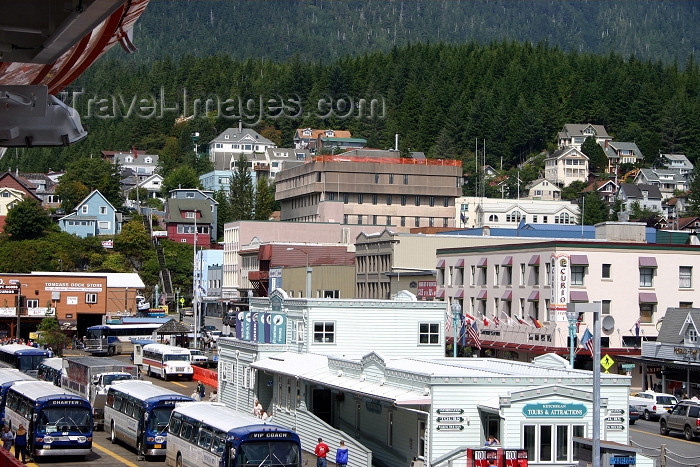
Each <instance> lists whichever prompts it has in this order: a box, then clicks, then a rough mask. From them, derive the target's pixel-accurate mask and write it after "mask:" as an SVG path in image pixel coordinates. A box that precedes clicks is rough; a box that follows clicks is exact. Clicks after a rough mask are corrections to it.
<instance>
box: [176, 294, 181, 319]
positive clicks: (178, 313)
mask: <svg viewBox="0 0 700 467" xmlns="http://www.w3.org/2000/svg"><path fill="white" fill-rule="evenodd" d="M175 308H176V310H177V315H178V316H179V317H180V322H182V314H181V313H180V287H178V288H177V289H175Z"/></svg>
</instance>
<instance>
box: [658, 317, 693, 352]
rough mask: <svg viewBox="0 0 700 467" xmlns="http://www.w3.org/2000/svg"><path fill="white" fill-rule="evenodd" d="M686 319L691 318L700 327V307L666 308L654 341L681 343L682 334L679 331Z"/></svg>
mask: <svg viewBox="0 0 700 467" xmlns="http://www.w3.org/2000/svg"><path fill="white" fill-rule="evenodd" d="M686 319H691V320H692V322H693V323H695V326H696V327H698V328H700V308H667V309H666V314H665V315H664V319H663V325H662V326H661V329H660V330H659V337H658V338H657V339H656V341H657V342H663V343H666V344H682V343H683V334H681V331H682V329H683V324H684V323H685V321H686ZM691 325H692V324H691ZM698 331H700V329H698Z"/></svg>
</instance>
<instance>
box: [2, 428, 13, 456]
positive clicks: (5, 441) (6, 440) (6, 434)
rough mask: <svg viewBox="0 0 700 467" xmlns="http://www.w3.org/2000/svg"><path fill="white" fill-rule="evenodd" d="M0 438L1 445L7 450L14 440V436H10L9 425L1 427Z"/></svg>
mask: <svg viewBox="0 0 700 467" xmlns="http://www.w3.org/2000/svg"><path fill="white" fill-rule="evenodd" d="M0 438H2V447H3V448H5V449H6V450H7V451H8V452H9V451H10V448H11V447H12V443H13V442H14V440H15V437H14V436H12V432H11V431H10V427H9V425H5V426H4V427H2V436H1V437H0Z"/></svg>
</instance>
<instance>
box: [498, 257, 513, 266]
mask: <svg viewBox="0 0 700 467" xmlns="http://www.w3.org/2000/svg"><path fill="white" fill-rule="evenodd" d="M512 265H513V257H512V256H506V257H505V258H503V262H502V263H501V266H512Z"/></svg>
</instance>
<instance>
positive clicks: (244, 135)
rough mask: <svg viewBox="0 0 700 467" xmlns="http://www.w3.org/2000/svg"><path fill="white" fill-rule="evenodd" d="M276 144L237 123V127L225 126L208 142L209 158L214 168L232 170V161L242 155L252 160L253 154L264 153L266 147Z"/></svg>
mask: <svg viewBox="0 0 700 467" xmlns="http://www.w3.org/2000/svg"><path fill="white" fill-rule="evenodd" d="M276 146H277V145H276V144H275V143H273V142H272V141H270V140H269V139H267V138H265V137H264V136H262V135H260V133H258V132H257V131H255V130H253V129H251V128H243V123H242V122H239V123H238V128H227V129H226V130H224V131H223V132H222V133H221V134H220V135H219V136H217V137H216V138H214V139H213V140H211V142H210V143H209V160H210V161H211V163H212V164H214V170H233V168H234V162H236V161H238V158H239V157H240V156H241V154H242V155H244V156H246V158H247V159H248V161H252V160H253V155H255V154H265V151H266V150H267V149H268V148H274V147H276Z"/></svg>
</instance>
